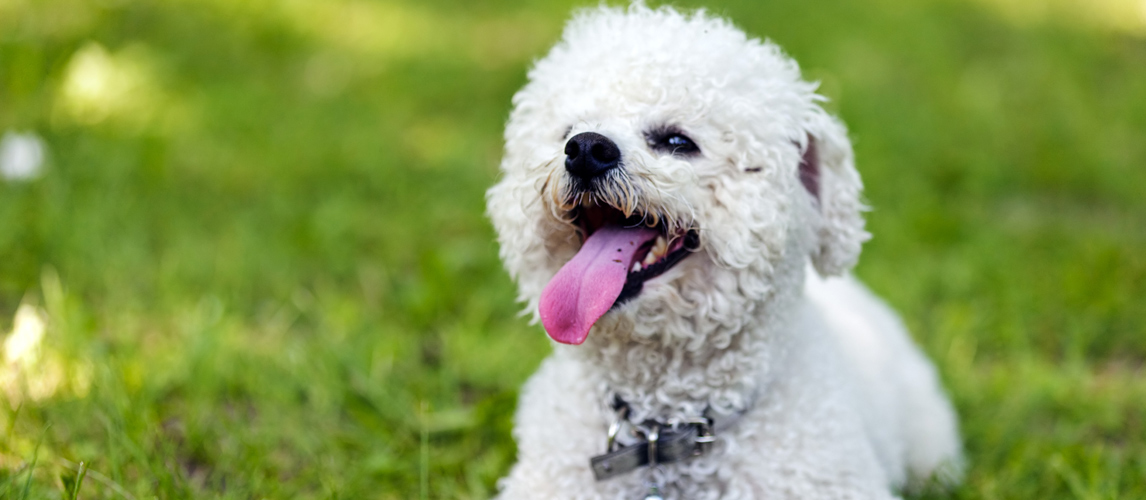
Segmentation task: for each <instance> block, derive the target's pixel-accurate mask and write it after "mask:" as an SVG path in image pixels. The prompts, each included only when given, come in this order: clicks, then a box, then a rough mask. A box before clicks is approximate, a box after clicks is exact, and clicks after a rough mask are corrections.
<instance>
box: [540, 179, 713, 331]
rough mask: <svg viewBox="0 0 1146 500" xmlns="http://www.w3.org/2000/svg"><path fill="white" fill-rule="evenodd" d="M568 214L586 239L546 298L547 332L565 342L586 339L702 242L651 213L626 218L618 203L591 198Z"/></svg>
mask: <svg viewBox="0 0 1146 500" xmlns="http://www.w3.org/2000/svg"><path fill="white" fill-rule="evenodd" d="M568 215H569V216H570V218H571V219H572V221H573V222H574V224H575V225H576V226H577V227H578V228H579V229H580V231H581V234H582V236H583V237H584V243H583V244H582V245H581V249H580V250H578V251H577V255H575V256H574V257H573V258H572V259H570V260H569V262H567V263H566V264H565V265H564V266H563V267H562V268H561V270H560V271H558V272H557V274H556V275H555V276H554V277H553V279H552V280H550V282H549V284H548V285H546V287H545V290H544V291H543V292H542V294H541V302H540V313H541V322H542V324H543V325H544V326H545V330H546V332H548V333H549V336H550V337H551V338H553V340H556V341H558V342H561V343H565V344H580V343H582V342H584V341H585V338H586V337H588V335H589V329H590V328H592V327H593V324H594V323H596V322H597V320H598V319H600V317H601V316H603V315H604V314H605V313H607V312H609V310H611V309H612V308H614V307H616V306H618V305H620V304H623V303H625V302H626V301H628V300H631V299H633V298H634V297H636V296H637V295H639V294H640V293H641V290H642V289H643V287H644V284H645V282H646V281H648V280H650V279H653V278H655V277H657V276H660V275H661V274H664V273H665V272H666V271H668V270H669V269H671V268H672V267H673V266H675V265H676V264H677V263H679V262H680V261H681V260H682V259H684V258H685V257H687V256H688V255H689V254H690V253H692V252H693V251H694V250H696V248H697V247H698V246H699V241H700V238H699V235H698V234H697V232H696V230H694V229H691V228H688V229H682V228H680V227H678V226H677V225H674V224H666V223H665V222H664V219H663V218H650V217H649V216H647V214H641V213H631V214H630V215H627V216H626V215H625V214H624V213H623V212H621V211H620V210H618V209H616V208H614V207H611V206H608V205H598V204H596V203H593V202H589V203H584V204H581V205H578V206H576V207H574V208H573V209H572V210H571V211H570V212H569V214H568ZM652 220H655V221H656V222H650V221H652Z"/></svg>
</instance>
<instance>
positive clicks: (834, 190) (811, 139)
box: [799, 117, 871, 276]
mask: <svg viewBox="0 0 1146 500" xmlns="http://www.w3.org/2000/svg"><path fill="white" fill-rule="evenodd" d="M825 118H826V119H823V120H820V123H819V124H817V125H818V126H816V127H813V130H810V131H809V132H808V137H807V141H806V144H804V145H803V148H804V151H803V159H802V160H801V161H800V168H799V175H800V182H801V184H803V186H804V189H806V190H808V192H809V193H811V195H812V198H813V199H814V200H815V201H814V203H815V206H816V208H817V209H818V211H819V217H818V220H819V223H818V224H817V227H816V242H815V245H814V246H813V247H812V251H811V258H812V264H813V265H814V266H815V267H816V271H818V272H819V273H820V275H821V276H833V275H840V274H843V273H844V272H847V271H848V270H849V269H851V268H852V266H854V265H855V263H856V260H858V259H859V254H860V247H861V246H862V245H863V242H865V241H867V240H868V239H869V238H870V237H871V235H870V234H868V232H867V231H865V230H864V219H863V211H864V210H866V208H867V207H865V206H864V204H863V202H862V201H860V193H861V192H862V191H863V183H862V182H861V181H860V176H859V172H857V171H856V168H855V160H854V158H853V153H852V145H851V141H849V140H848V135H847V130H846V129H845V128H844V126H843V124H842V123H840V122H839V121H838V120H835V119H834V118H830V117H825Z"/></svg>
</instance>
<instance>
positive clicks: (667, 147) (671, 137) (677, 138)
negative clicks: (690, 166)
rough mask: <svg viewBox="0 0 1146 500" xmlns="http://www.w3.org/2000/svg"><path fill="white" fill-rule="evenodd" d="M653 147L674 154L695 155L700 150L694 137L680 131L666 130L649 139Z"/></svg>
mask: <svg viewBox="0 0 1146 500" xmlns="http://www.w3.org/2000/svg"><path fill="white" fill-rule="evenodd" d="M649 143H650V145H651V146H652V147H653V149H655V150H657V151H660V152H663V153H668V154H673V155H694V154H696V153H699V152H700V148H699V147H697V145H696V143H695V142H692V139H689V138H688V136H686V135H684V134H681V133H679V132H666V133H661V134H656V135H654V136H653V137H651V138H650V140H649Z"/></svg>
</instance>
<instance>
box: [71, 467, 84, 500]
mask: <svg viewBox="0 0 1146 500" xmlns="http://www.w3.org/2000/svg"><path fill="white" fill-rule="evenodd" d="M87 474H88V465H87V464H86V463H84V462H80V470H79V471H78V472H76V485H75V486H74V487H72V494H71V496H69V497H68V500H78V499H79V498H80V486H83V484H84V476H86V475H87Z"/></svg>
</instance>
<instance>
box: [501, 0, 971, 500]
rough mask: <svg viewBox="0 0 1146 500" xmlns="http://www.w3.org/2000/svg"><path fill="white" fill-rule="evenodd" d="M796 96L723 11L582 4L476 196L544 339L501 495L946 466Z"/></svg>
mask: <svg viewBox="0 0 1146 500" xmlns="http://www.w3.org/2000/svg"><path fill="white" fill-rule="evenodd" d="M815 91H816V85H815V84H813V83H808V82H805V81H803V80H802V79H801V77H800V70H799V68H798V66H797V65H796V63H795V62H794V61H792V60H791V59H789V58H787V57H786V56H784V54H783V53H782V52H781V51H780V49H779V48H777V47H776V46H775V45H773V44H771V43H769V42H761V41H760V40H757V39H751V38H748V37H747V36H746V35H745V34H744V33H743V32H741V31H740V30H738V29H736V28H735V27H733V26H732V25H731V24H730V23H728V22H727V21H725V20H722V19H718V18H714V17H711V16H708V15H706V14H704V13H703V12H700V13H695V14H681V13H678V12H676V11H674V10H672V9H669V8H657V9H651V8H648V7H645V6H644V5H642V4H639V3H638V4H636V5H634V6H632V7H630V8H628V9H618V8H609V7H600V8H596V9H591V10H587V11H583V12H581V13H580V14H579V15H577V16H576V17H575V18H574V19H573V20H572V21H571V22H570V23H569V25H568V27H567V28H566V30H565V33H564V36H563V38H562V40H561V42H560V43H558V44H557V45H556V46H555V47H554V48H553V49H552V51H551V52H550V53H549V54H548V55H547V56H546V57H545V58H544V59H542V60H540V61H538V62H537V64H536V66H535V67H534V68H533V69H532V71H530V73H529V83H528V84H527V85H526V86H525V88H523V89H522V90H521V91H520V92H518V94H517V95H516V96H515V97H514V99H513V104H514V109H513V111H512V113H511V115H510V118H509V123H508V125H507V127H506V131H505V140H506V146H505V158H504V160H503V162H502V164H501V169H502V175H503V176H502V179H501V181H500V182H498V183H497V185H495V186H494V187H493V188H491V189H490V190H489V193H488V195H487V198H488V205H489V206H488V210H489V216H490V218H491V219H492V220H493V224H494V226H495V228H496V230H497V233H498V241H499V242H500V244H501V258H502V259H503V261H504V262H505V266H506V268H507V269H508V271H509V273H510V274H511V275H512V276H513V278H514V279H516V281H517V283H518V285H519V290H520V299H521V300H522V301H523V302H525V303H527V305H528V309H529V310H530V311H533V312H534V318H535V319H540V321H541V323H542V324H543V325H544V327H545V329H546V331H547V332H548V333H549V336H550V337H552V339H553V340H555V341H556V342H557V344H555V346H554V353H553V355H552V356H551V357H550V358H549V359H547V360H546V361H545V362H544V363H543V364H542V366H541V368H540V370H539V371H538V373H537V374H535V375H534V376H533V378H532V379H531V380H530V381H529V382H528V384H526V386H525V388H524V390H523V391H522V394H521V400H520V407H519V409H518V413H517V419H516V430H515V434H514V435H515V438H516V440H517V444H518V450H519V452H518V459H519V461H518V463H517V464H516V465H515V466H514V467H513V469H512V471H511V472H510V473H509V476H508V477H506V478H505V479H503V480H502V482H501V483H500V486H501V490H502V491H501V498H503V499H505V500H511V499H559V498H569V499H573V498H578V499H635V498H661V497H663V498H677V499H689V500H694V499H715V498H725V499H765V498H767V499H779V498H792V499H797V498H798V499H843V498H864V499H868V498H894V495H895V494H896V492H897V491H899V490H900V489H901V488H903V487H907V486H911V485H913V484H921V482H925V481H927V480H928V479H929V478H936V477H938V478H939V479H941V480H943V481H947V482H950V481H953V480H955V479H956V478H957V477H958V474H959V469H960V461H961V459H960V445H959V437H958V431H957V428H956V422H955V417H954V414H953V412H952V409H951V405H950V403H949V402H948V401H947V399H946V397H945V396H944V394H943V390H942V388H941V387H940V385H939V384H938V382H937V380H936V375H935V371H934V369H933V368H932V366H931V364H930V363H929V362H928V361H927V360H926V359H925V358H924V357H923V355H922V354H921V353H920V351H919V350H918V349H917V348H916V347H915V346H914V345H913V344H912V342H911V340H910V338H909V337H908V335H907V332H906V331H905V330H904V328H903V325H902V324H901V323H900V320H899V319H898V318H897V317H896V315H895V313H893V312H892V311H891V310H890V309H889V308H888V307H887V306H886V305H884V303H882V302H881V301H880V300H879V299H877V298H876V297H875V296H873V295H872V294H871V293H870V292H869V291H868V290H867V289H866V288H864V287H863V285H861V284H860V283H859V282H858V281H856V280H855V279H853V278H851V277H849V276H848V275H847V271H848V270H849V268H851V266H852V265H853V264H854V263H855V261H856V259H857V257H858V255H859V252H860V246H861V244H862V243H863V242H864V241H865V240H866V239H867V238H868V237H869V236H868V234H867V233H866V232H865V231H864V221H863V218H862V216H861V212H862V210H863V209H864V206H863V204H862V203H861V201H860V191H861V184H860V179H859V175H858V173H857V172H856V170H855V167H854V165H853V161H852V150H851V145H850V143H849V141H848V138H847V134H846V132H845V129H844V127H843V125H842V124H841V123H840V122H839V121H837V120H836V119H835V118H833V117H832V116H830V115H828V114H827V113H826V112H825V111H824V110H823V109H821V107H820V106H819V104H818V103H819V102H821V101H822V100H823V98H822V97H820V96H819V95H817V94H816V93H815ZM809 262H810V263H811V264H812V266H814V270H812V266H809V265H808V264H809ZM828 276H840V277H838V278H822V277H828ZM591 461H592V463H591Z"/></svg>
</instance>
